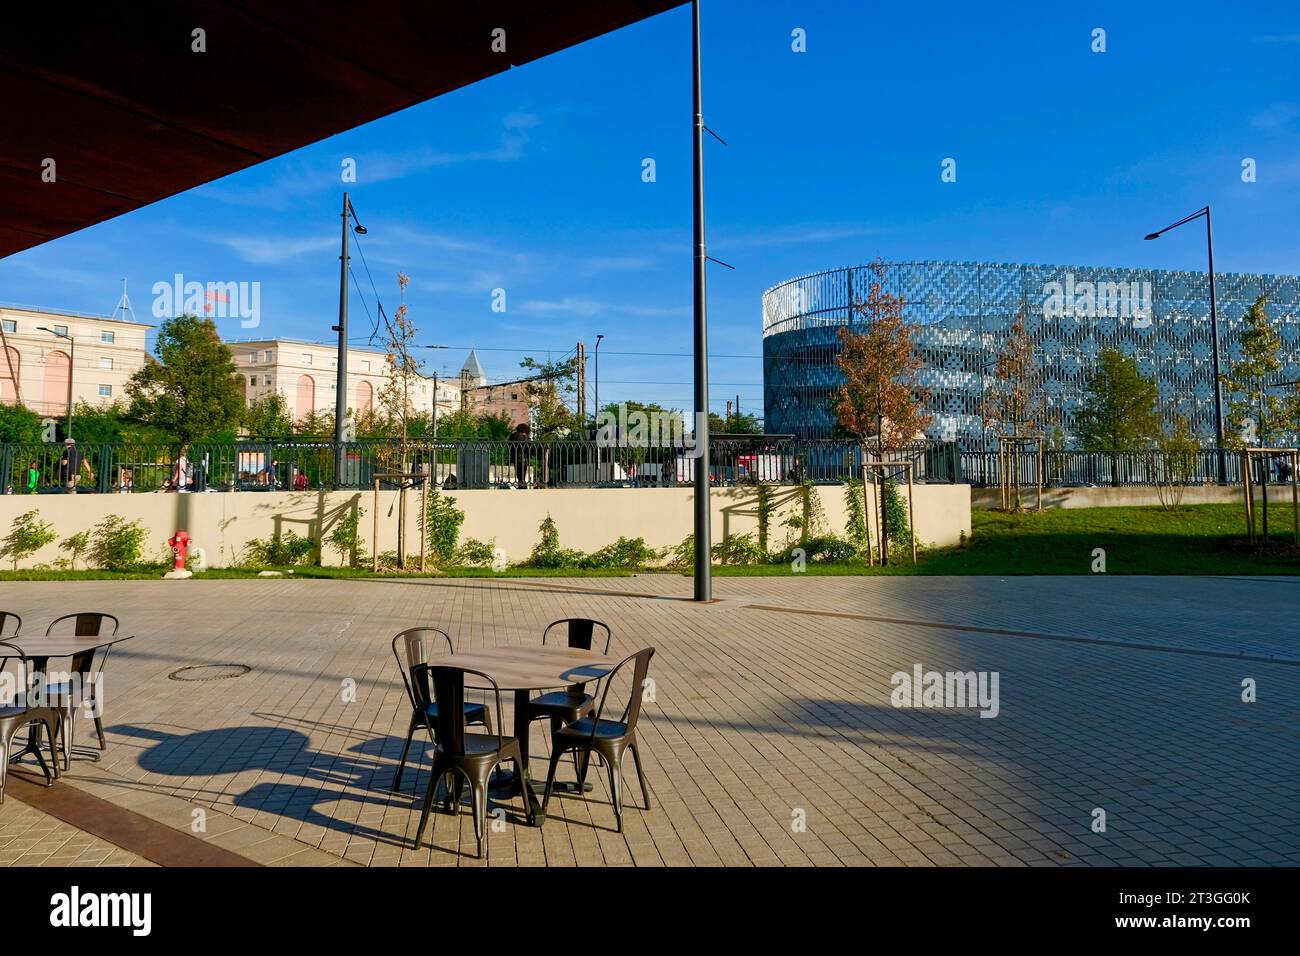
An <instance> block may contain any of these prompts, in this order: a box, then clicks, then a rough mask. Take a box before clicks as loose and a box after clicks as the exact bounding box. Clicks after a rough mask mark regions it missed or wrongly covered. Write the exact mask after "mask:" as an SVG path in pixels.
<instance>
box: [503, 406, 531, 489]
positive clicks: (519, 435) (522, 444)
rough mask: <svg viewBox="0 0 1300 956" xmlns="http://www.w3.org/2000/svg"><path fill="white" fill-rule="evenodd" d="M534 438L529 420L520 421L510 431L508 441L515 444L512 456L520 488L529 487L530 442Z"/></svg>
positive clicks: (516, 479) (516, 481)
mask: <svg viewBox="0 0 1300 956" xmlns="http://www.w3.org/2000/svg"><path fill="white" fill-rule="evenodd" d="M531 440H532V429H531V428H529V427H528V423H527V422H520V423H519V424H518V425H516V426H515V430H514V431H512V432H511V433H510V437H509V438H508V439H506V441H508V442H510V443H511V444H512V445H514V447H513V448H511V449H510V457H511V458H512V459H514V463H515V484H517V485H518V486H519V487H520V488H527V487H528V442H530V441H531Z"/></svg>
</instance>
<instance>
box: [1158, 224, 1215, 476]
mask: <svg viewBox="0 0 1300 956" xmlns="http://www.w3.org/2000/svg"><path fill="white" fill-rule="evenodd" d="M1201 216H1204V217H1205V246H1206V251H1207V252H1208V254H1209V258H1210V337H1211V338H1212V339H1213V340H1214V342H1213V354H1214V443H1215V445H1216V446H1217V447H1218V451H1219V484H1221V485H1223V484H1227V482H1228V464H1227V459H1226V458H1225V457H1224V452H1223V383H1222V382H1221V380H1220V377H1219V376H1220V373H1219V308H1218V302H1217V300H1216V298H1215V294H1214V230H1213V229H1211V227H1210V207H1209V206H1206V207H1205V208H1203V209H1198V210H1196V212H1194V213H1192V214H1191V215H1189V216H1184V217H1183V218H1182V219H1179V220H1178V221H1177V222H1176V223H1174V224H1172V225H1169V226H1165V228H1163V229H1160V230H1158V231H1157V232H1151V233H1148V234H1147V235H1146V236H1145V237H1144V238H1146V239H1148V240H1150V239H1159V238H1160V237H1161V236H1162V235H1164V234H1165V233H1166V232H1168V231H1169V230H1171V229H1177V228H1178V227H1179V226H1181V225H1184V224H1185V223H1189V222H1191V221H1192V220H1193V219H1199V218H1200V217H1201Z"/></svg>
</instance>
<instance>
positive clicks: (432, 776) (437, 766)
mask: <svg viewBox="0 0 1300 956" xmlns="http://www.w3.org/2000/svg"><path fill="white" fill-rule="evenodd" d="M441 770H442V760H441V759H440V758H438V757H435V758H434V760H433V770H432V771H431V772H430V773H429V786H428V789H427V790H426V791H425V794H424V807H423V809H421V810H420V825H419V826H418V827H416V828H415V848H416V849H417V850H418V849H419V848H420V837H422V836H423V835H424V825H425V824H426V823H428V822H429V809H430V807H432V806H433V798H434V797H435V796H436V795H437V793H438V781H439V780H440V779H441V778H442V773H440V772H439V771H441ZM433 825H434V827H435V828H436V827H437V826H438V821H436V820H435V821H434V823H433Z"/></svg>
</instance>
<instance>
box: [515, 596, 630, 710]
mask: <svg viewBox="0 0 1300 956" xmlns="http://www.w3.org/2000/svg"><path fill="white" fill-rule="evenodd" d="M561 627H563V629H564V632H565V637H566V640H567V642H568V643H567V646H568V647H576V648H579V649H581V650H584V651H589V650H592V648H593V645H595V644H597V643H599V642H600V636H601V633H602V632H603V634H604V646H603V647H602V648H601V650H600V653H602V654H608V653H609V642H610V630H609V625H607V624H602V623H601V622H600V621H593V620H591V619H590V618H585V617H569V618H564V619H563V620H560V621H555V622H553V623H551V624H548V625H547V626H546V630H545V631H543V632H542V644H543V646H545V644H546V642H547V639H548V638H550V637H551V632H552V631H555V632H556V634H555V636H556V637H557V638H558V637H559V634H560V629H561ZM599 683H600V682H599V681H597V685H599ZM595 706H596V698H595V697H593V696H592V695H591V694H588V693H587V685H586V684H575V685H574V686H572V687H570V688H568V689H566V690H557V691H552V692H551V693H549V694H542V696H540V697H534V698H533V699H532V700H530V701H529V702H528V719H529V721H530V722H531V721H534V720H541V719H542V718H550V721H551V733H552V734H554V733H555V732H556V731H557V730H559V729H560V728H561V727H562V726H563V725H565V724H571V723H573V722H574V721H575V720H577V719H578V718H579V717H586V716H588V715H590V714H591V712H592V711H593V710H594V709H595Z"/></svg>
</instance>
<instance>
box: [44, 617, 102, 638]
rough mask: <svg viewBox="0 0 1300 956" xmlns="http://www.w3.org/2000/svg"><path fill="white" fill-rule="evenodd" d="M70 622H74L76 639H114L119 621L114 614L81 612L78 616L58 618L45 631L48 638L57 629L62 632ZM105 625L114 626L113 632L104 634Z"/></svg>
mask: <svg viewBox="0 0 1300 956" xmlns="http://www.w3.org/2000/svg"><path fill="white" fill-rule="evenodd" d="M68 621H71V622H72V628H73V630H72V634H73V636H74V637H113V636H115V635H116V634H117V628H118V621H117V618H116V617H114V616H113V615H112V614H105V613H103V612H102V611H79V612H78V613H76V614H65V615H63V617H56V618H55V619H54V620H53V621H51V622H50V626H49V627H47V628H46V629H45V634H46V636H47V637H48V636H49V635H51V634H53V633H54V631H55V629H56V628H57V629H59V630H62V629H63V628H64V626H65V624H66V622H68ZM105 625H111V626H112V630H111V631H109V632H108V633H107V634H106V633H104V626H105Z"/></svg>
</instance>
